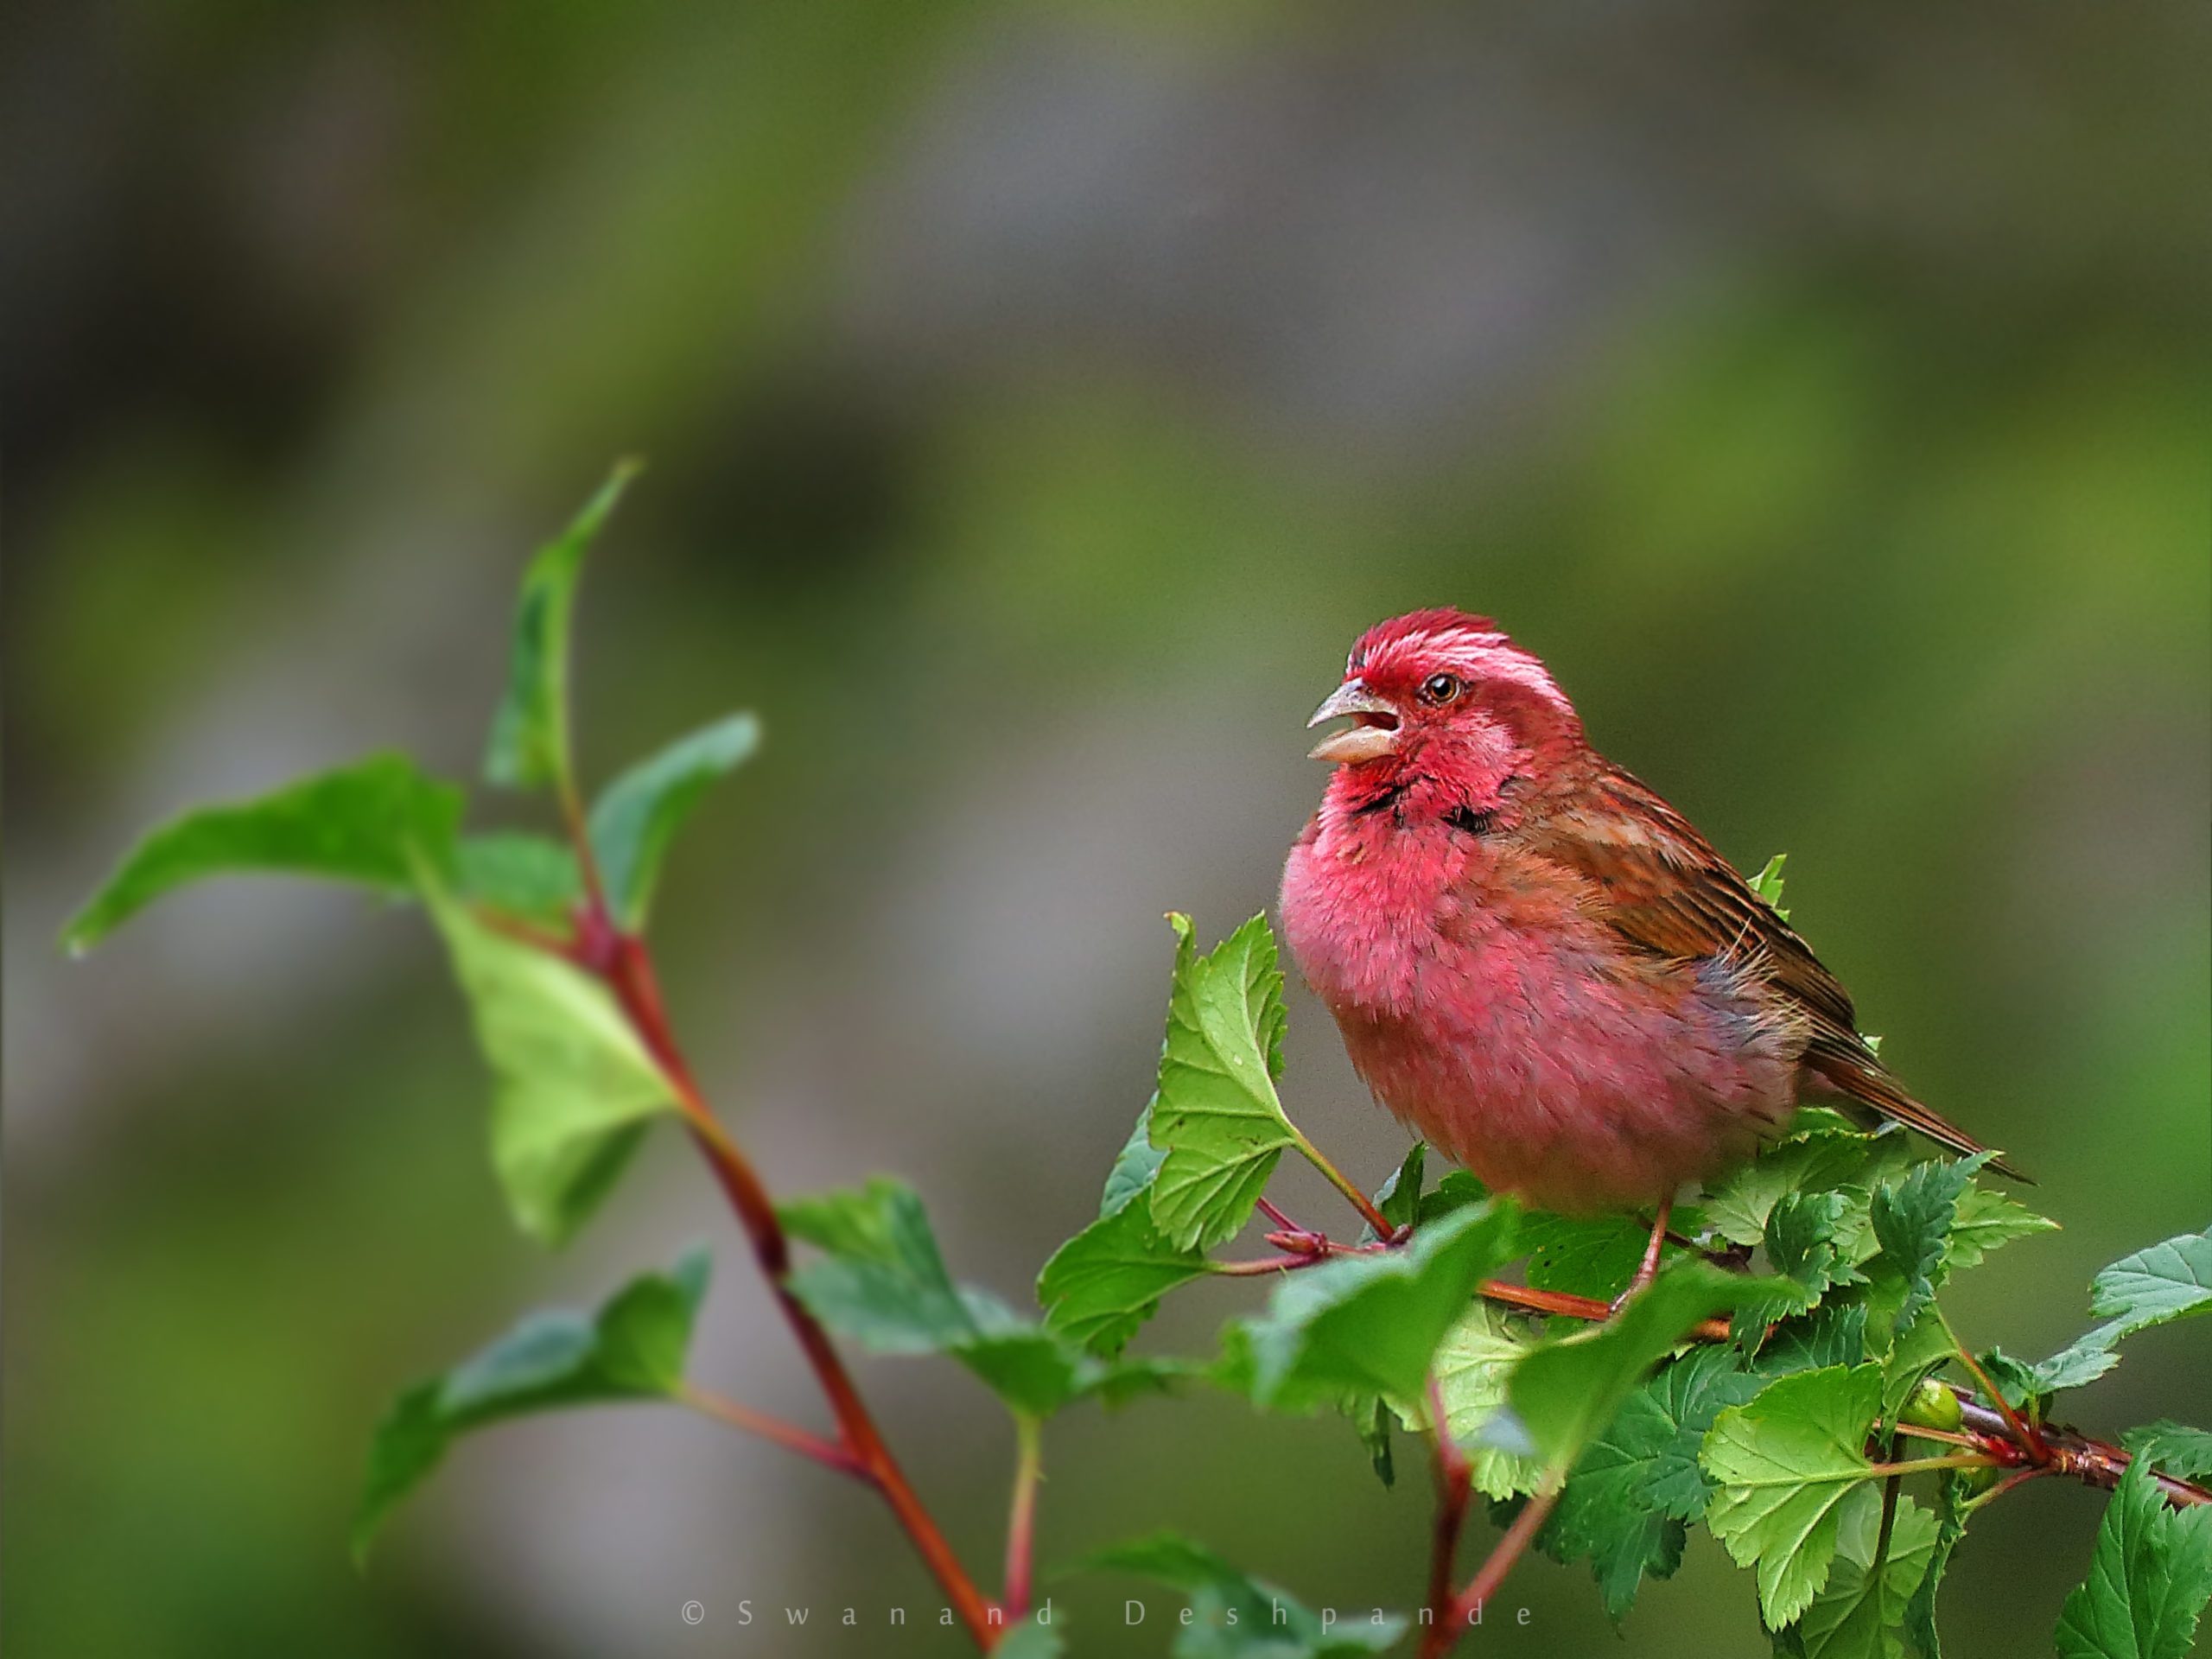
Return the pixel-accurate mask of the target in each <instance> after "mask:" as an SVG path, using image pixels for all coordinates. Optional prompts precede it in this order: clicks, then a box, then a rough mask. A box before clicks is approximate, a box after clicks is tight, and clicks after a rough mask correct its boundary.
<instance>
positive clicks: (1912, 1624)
mask: <svg viewBox="0 0 2212 1659" xmlns="http://www.w3.org/2000/svg"><path fill="white" fill-rule="evenodd" d="M1936 1494H1937V1499H1938V1501H1937V1503H1936V1545H1935V1548H1934V1549H1933V1550H1931V1551H1930V1552H1929V1558H1928V1570H1927V1571H1926V1572H1925V1573H1922V1574H1921V1576H1920V1585H1919V1587H1918V1588H1916V1590H1914V1591H1913V1592H1912V1597H1911V1599H1910V1600H1909V1601H1907V1602H1906V1603H1905V1608H1904V1633H1905V1639H1906V1640H1907V1641H1908V1642H1910V1643H1911V1644H1912V1651H1913V1652H1914V1654H1915V1655H1916V1656H1917V1659H1943V1640H1942V1637H1941V1636H1939V1635H1938V1634H1937V1633H1936V1592H1937V1591H1939V1590H1941V1589H1942V1586H1943V1574H1944V1573H1946V1572H1947V1571H1948V1570H1949V1568H1950V1565H1951V1552H1952V1551H1954V1550H1955V1549H1956V1548H1958V1547H1959V1540H1960V1539H1961V1538H1963V1537H1965V1536H1966V1532H1967V1521H1966V1509H1965V1504H1966V1500H1967V1496H1968V1493H1967V1484H1966V1477H1965V1473H1964V1471H1961V1470H1957V1469H1953V1470H1949V1471H1946V1472H1945V1473H1944V1474H1943V1475H1942V1478H1940V1479H1939V1480H1938V1481H1937V1483H1936Z"/></svg>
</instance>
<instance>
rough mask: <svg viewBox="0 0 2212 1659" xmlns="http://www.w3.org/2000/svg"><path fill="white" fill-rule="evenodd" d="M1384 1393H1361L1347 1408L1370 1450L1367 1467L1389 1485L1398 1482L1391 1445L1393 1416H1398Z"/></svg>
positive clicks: (1377, 1477) (1364, 1443)
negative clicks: (1384, 1396) (1391, 1421)
mask: <svg viewBox="0 0 2212 1659" xmlns="http://www.w3.org/2000/svg"><path fill="white" fill-rule="evenodd" d="M1344 1415H1345V1417H1346V1418H1348V1419H1349V1420H1350V1421H1351V1426H1352V1431H1353V1432H1354V1433H1357V1435H1358V1436H1359V1443H1360V1445H1362V1446H1364V1447H1366V1449H1367V1462H1368V1466H1369V1467H1370V1468H1372V1469H1373V1470H1374V1471H1375V1478H1376V1479H1377V1480H1379V1481H1381V1482H1382V1483H1383V1485H1384V1486H1385V1487H1386V1488H1387V1487H1391V1486H1395V1485H1396V1484H1398V1465H1397V1460H1396V1459H1395V1457H1394V1456H1393V1455H1392V1453H1391V1448H1390V1419H1391V1418H1392V1416H1393V1415H1395V1414H1394V1413H1393V1412H1392V1411H1391V1409H1390V1406H1389V1402H1387V1401H1386V1400H1384V1399H1383V1396H1382V1395H1379V1394H1378V1395H1371V1396H1370V1395H1361V1396H1358V1397H1357V1398H1355V1399H1353V1400H1352V1401H1351V1402H1350V1403H1349V1404H1347V1405H1346V1406H1345V1407H1344Z"/></svg>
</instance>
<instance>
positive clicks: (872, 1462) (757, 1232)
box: [569, 803, 1004, 1653]
mask: <svg viewBox="0 0 2212 1659" xmlns="http://www.w3.org/2000/svg"><path fill="white" fill-rule="evenodd" d="M569 817H570V830H571V833H572V835H573V836H575V840H576V843H577V859H578V861H579V862H580V863H581V864H582V866H583V868H584V871H585V880H586V886H587V891H588V895H589V896H588V899H587V900H586V904H585V907H584V911H583V913H582V918H581V921H582V928H581V930H580V934H581V936H580V938H579V946H580V949H581V950H582V953H583V960H584V965H585V966H587V967H588V968H590V969H592V970H593V971H594V972H597V973H598V974H600V975H601V976H602V977H603V978H604V979H605V980H606V981H607V984H608V986H609V987H610V988H612V989H613V992H614V995H615V997H616V1000H617V1001H620V1004H621V1006H622V1009H623V1012H624V1013H625V1014H626V1015H627V1016H628V1017H629V1020H630V1023H631V1025H632V1027H634V1028H635V1030H636V1031H637V1033H638V1035H639V1039H640V1040H641V1041H643V1042H644V1044H645V1047H646V1049H647V1050H648V1051H649V1052H651V1053H652V1056H653V1058H654V1059H655V1061H656V1062H658V1065H660V1068H661V1070H662V1071H663V1073H664V1075H665V1076H666V1077H667V1078H668V1080H669V1085H670V1088H671V1090H672V1091H673V1093H674V1094H675V1096H676V1101H677V1107H678V1109H680V1110H681V1111H682V1112H683V1116H684V1120H685V1123H686V1126H687V1127H688V1128H690V1132H691V1138H692V1140H693V1141H694V1142H695V1143H696V1145H697V1146H698V1147H699V1149H700V1151H701V1153H702V1154H703V1155H704V1156H705V1158H706V1160H707V1162H708V1164H709V1166H710V1167H711V1168H712V1169H713V1170H714V1172H715V1179H716V1180H717V1181H719V1182H720V1183H721V1188H722V1192H724V1194H725V1195H726V1196H727V1197H728V1199H729V1203H730V1207H731V1209H732V1210H734V1211H735V1212H736V1214H737V1218H738V1221H739V1223H740V1224H741V1225H742V1226H743V1228H744V1230H745V1234H746V1237H747V1240H748V1241H749V1242H750V1243H751V1244H752V1246H753V1258H754V1260H755V1261H756V1262H759V1264H760V1272H761V1274H762V1276H763V1277H765V1278H766V1280H767V1281H768V1285H769V1288H770V1289H771V1290H772V1292H773V1293H774V1294H775V1298H776V1305H777V1306H778V1307H779V1309H780V1310H781V1311H782V1313H783V1316H784V1320H785V1324H787V1325H789V1326H790V1327H791V1334H792V1336H793V1337H794V1338H796V1339H797V1340H798V1345H799V1350H800V1351H801V1352H802V1353H804V1355H805V1357H806V1362H807V1363H808V1365H809V1366H810V1367H811V1368H812V1369H813V1371H814V1375H815V1378H816V1380H817V1382H818V1383H820V1384H821V1387H822V1391H823V1395H826V1396H827V1398H828V1400H829V1408H830V1411H831V1412H832V1414H835V1416H836V1420H837V1426H838V1429H839V1431H840V1433H842V1436H843V1442H844V1446H845V1447H846V1449H847V1450H848V1451H849V1453H850V1454H851V1457H852V1458H853V1459H854V1461H855V1463H856V1464H857V1465H859V1466H860V1469H861V1471H862V1472H863V1477H864V1478H866V1479H867V1480H868V1482H869V1484H872V1485H874V1487H875V1488H876V1490H877V1491H880V1492H881V1493H882V1494H883V1498H884V1502H886V1503H888V1504H889V1505H890V1506H891V1510H892V1513H893V1515H894V1516H897V1517H898V1520H899V1525H900V1526H901V1527H903V1528H904V1529H906V1535H907V1536H908V1537H909V1538H910V1539H912V1541H913V1545H914V1548H915V1550H916V1552H917V1553H918V1554H920V1556H921V1558H922V1560H923V1563H924V1564H925V1566H926V1567H928V1568H929V1570H930V1573H931V1576H932V1577H934V1578H935V1579H936V1580H937V1581H938V1585H939V1586H940V1587H942V1588H943V1590H944V1593H945V1597H946V1599H947V1600H948V1601H949V1602H950V1605H952V1607H953V1608H954V1610H955V1611H957V1613H958V1615H959V1618H960V1620H961V1623H962V1624H965V1625H966V1626H967V1628H968V1632H969V1635H970V1636H971V1637H973V1638H974V1640H975V1643H976V1646H977V1647H978V1648H980V1649H982V1650H983V1651H984V1652H986V1653H988V1652H989V1651H990V1649H992V1648H993V1647H994V1646H995V1645H996V1643H997V1642H998V1640H999V1638H1000V1637H1001V1635H1003V1633H1004V1626H1003V1624H999V1623H995V1622H994V1619H993V1617H992V1615H993V1611H994V1610H993V1608H992V1606H991V1604H990V1602H989V1601H988V1599H987V1598H986V1597H985V1596H984V1595H983V1593H982V1592H981V1591H980V1590H978V1589H977V1588H976V1584H975V1581H974V1580H972V1579H970V1578H969V1576H968V1573H967V1570H966V1569H965V1568H964V1567H962V1566H961V1565H960V1559H959V1557H958V1556H957V1555H956V1554H954V1553H953V1549H952V1546H951V1544H950V1542H948V1541H946V1539H945V1536H944V1532H943V1531H942V1530H941V1529H939V1528H938V1524H937V1522H936V1520H935V1518H934V1517H933V1516H931V1514H930V1512H929V1510H928V1509H927V1508H926V1507H925V1505H924V1504H923V1503H922V1500H921V1498H920V1497H919V1495H918V1494H917V1493H916V1492H915V1491H914V1489H913V1487H912V1484H910V1483H909V1482H908V1481H907V1478H906V1471H904V1470H902V1469H901V1468H900V1467H899V1462H898V1459H895V1458H894V1457H893V1456H892V1454H891V1448H890V1447H889V1446H887V1445H886V1444H885V1442H884V1439H883V1436H882V1433H880V1431H879V1430H878V1428H877V1427H876V1425H875V1420H874V1418H873V1417H872V1416H870V1415H869V1414H868V1407H867V1405H866V1403H865V1402H863V1401H862V1400H861V1395H860V1390H859V1389H857V1388H856V1387H855V1385H854V1383H853V1379H852V1375H851V1373H850V1372H849V1371H848V1370H846V1369H845V1363H844V1361H843V1359H842V1357H839V1355H838V1353H837V1351H836V1346H835V1345H834V1344H832V1343H831V1342H830V1340H829V1332H826V1331H824V1330H823V1328H822V1326H821V1325H820V1324H819V1323H818V1322H817V1320H816V1319H815V1318H814V1316H813V1314H812V1313H809V1312H808V1311H807V1309H806V1306H805V1305H804V1303H802V1302H801V1301H800V1300H798V1297H796V1296H795V1295H793V1294H791V1287H790V1284H789V1280H790V1276H791V1241H790V1240H789V1238H788V1237H786V1236H785V1233H784V1228H783V1223H782V1222H781V1221H780V1220H779V1218H778V1217H777V1215H776V1205H775V1201H774V1199H772V1198H771V1197H770V1196H769V1193H768V1189H767V1187H766V1185H765V1184H764V1183H763V1182H762V1181H761V1179H760V1175H759V1173H757V1172H756V1171H755V1170H754V1169H753V1165H752V1163H751V1161H750V1160H747V1158H746V1156H745V1154H743V1153H742V1152H741V1151H740V1150H739V1148H738V1146H737V1143H736V1142H735V1141H733V1140H731V1139H730V1137H729V1135H728V1131H727V1130H725V1129H724V1128H722V1126H721V1123H720V1122H719V1121H718V1120H717V1119H716V1118H715V1115H714V1113H713V1111H712V1110H711V1109H709V1107H708V1105H707V1102H706V1097H705V1096H703V1095H702V1093H701V1092H700V1090H699V1085H698V1083H697V1081H696V1079H695V1078H694V1077H692V1075H691V1070H690V1065H687V1064H686V1063H685V1061H684V1058H683V1053H682V1052H681V1051H680V1050H679V1049H678V1048H677V1044H676V1037H675V1033H674V1031H673V1029H672V1028H671V1026H670V1024H669V1020H668V1014H667V1010H666V1008H665V1007H664V1004H663V1002H662V1001H661V995H660V987H659V983H658V980H657V978H656V976H654V973H653V967H652V957H651V955H650V954H649V953H648V952H647V950H646V949H645V944H644V942H643V941H642V940H639V939H638V938H633V937H632V936H630V935H628V934H626V933H623V932H621V931H620V930H619V929H617V928H616V927H615V926H614V924H613V919H612V918H611V917H610V916H609V915H608V914H607V909H606V901H605V898H604V895H603V893H602V891H601V887H600V886H599V879H598V873H597V871H596V869H595V868H594V867H593V865H592V863H591V861H590V857H589V848H588V842H587V840H586V838H585V836H584V835H583V833H582V819H581V815H580V814H578V813H576V812H575V810H574V808H573V803H571V804H570V810H569Z"/></svg>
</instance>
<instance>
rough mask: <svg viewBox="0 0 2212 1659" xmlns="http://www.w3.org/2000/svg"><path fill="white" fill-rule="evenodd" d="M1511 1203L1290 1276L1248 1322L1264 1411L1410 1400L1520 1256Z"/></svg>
mask: <svg viewBox="0 0 2212 1659" xmlns="http://www.w3.org/2000/svg"><path fill="white" fill-rule="evenodd" d="M1518 1218H1519V1211H1518V1209H1517V1206H1516V1205H1514V1204H1513V1202H1512V1201H1511V1200H1510V1199H1506V1198H1497V1199H1493V1200H1491V1202H1490V1203H1489V1204H1488V1205H1481V1206H1477V1207H1474V1208H1471V1209H1466V1210H1462V1211H1459V1212H1458V1213H1457V1214H1455V1215H1452V1216H1449V1217H1446V1218H1445V1219H1443V1220H1442V1221H1438V1222H1433V1223H1431V1224H1429V1225H1428V1226H1426V1227H1424V1228H1422V1229H1421V1230H1419V1231H1418V1232H1416V1233H1415V1234H1414V1236H1413V1238H1412V1240H1411V1242H1409V1243H1407V1244H1405V1245H1403V1246H1402V1247H1400V1248H1398V1249H1390V1250H1378V1251H1375V1252H1372V1253H1370V1254H1367V1255H1344V1256H1339V1257H1338V1258H1337V1259H1336V1260H1334V1261H1332V1262H1325V1263H1324V1264H1323V1265H1322V1266H1320V1267H1318V1268H1307V1269H1306V1270H1305V1271H1303V1272H1300V1273H1294V1274H1287V1275H1285V1277H1284V1278H1283V1281H1282V1282H1281V1284H1280V1285H1279V1286H1277V1287H1276V1289H1275V1292H1274V1296H1273V1297H1272V1298H1270V1300H1269V1301H1268V1312H1267V1314H1266V1316H1265V1317H1264V1318H1262V1319H1255V1320H1253V1321H1250V1322H1249V1332H1250V1336H1251V1344H1252V1355H1253V1359H1254V1362H1255V1363H1254V1376H1253V1390H1252V1392H1253V1398H1254V1399H1255V1401H1256V1402H1258V1403H1259V1404H1261V1405H1262V1406H1273V1405H1277V1404H1281V1403H1286V1402H1302V1401H1305V1400H1308V1399H1311V1398H1313V1397H1316V1396H1318V1395H1323V1394H1325V1393H1326V1392H1328V1391H1330V1390H1354V1391H1358V1392H1362V1393H1376V1394H1383V1395H1389V1396H1390V1397H1392V1398H1393V1399H1398V1400H1410V1399H1414V1398H1415V1397H1417V1396H1418V1395H1420V1394H1421V1391H1422V1389H1423V1387H1424V1385H1425V1383H1426V1381H1427V1376H1428V1368H1429V1362H1430V1361H1431V1360H1432V1359H1433V1358H1434V1357H1435V1356H1436V1351H1437V1345H1438V1344H1439V1343H1440V1342H1441V1341H1442V1340H1443V1338H1444V1334H1445V1332H1446V1331H1448V1330H1450V1329H1451V1328H1452V1324H1453V1322H1454V1321H1456V1320H1457V1319H1459V1316H1460V1314H1461V1313H1463V1312H1465V1309H1466V1307H1467V1305H1468V1303H1469V1301H1470V1300H1471V1298H1472V1297H1473V1296H1474V1294H1475V1290H1476V1287H1478V1285H1480V1284H1481V1283H1482V1281H1483V1280H1484V1278H1485V1277H1487V1276H1488V1275H1489V1274H1491V1273H1492V1272H1494V1271H1496V1269H1497V1268H1500V1267H1502V1266H1503V1265H1504V1263H1506V1262H1509V1261H1510V1260H1512V1258H1513V1255H1514V1245H1513V1240H1514V1230H1515V1227H1516V1223H1517V1221H1518Z"/></svg>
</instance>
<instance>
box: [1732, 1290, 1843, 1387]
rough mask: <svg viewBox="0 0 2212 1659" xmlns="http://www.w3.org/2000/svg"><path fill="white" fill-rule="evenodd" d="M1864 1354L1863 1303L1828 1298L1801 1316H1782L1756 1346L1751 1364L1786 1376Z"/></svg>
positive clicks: (1775, 1374)
mask: <svg viewBox="0 0 2212 1659" xmlns="http://www.w3.org/2000/svg"><path fill="white" fill-rule="evenodd" d="M1864 1358H1866V1305H1865V1304H1864V1303H1863V1302H1829V1303H1827V1304H1825V1305H1824V1306H1821V1307H1820V1308H1819V1309H1817V1310H1815V1312H1814V1313H1810V1314H1808V1315H1807V1316H1806V1317H1804V1318H1803V1319H1785V1320H1784V1321H1783V1324H1782V1325H1781V1326H1780V1328H1779V1329H1777V1331H1776V1332H1774V1333H1773V1334H1772V1335H1771V1336H1770V1337H1769V1338H1767V1339H1766V1342H1765V1344H1764V1345H1763V1346H1762V1347H1761V1348H1760V1349H1759V1351H1758V1357H1757V1358H1756V1359H1755V1360H1754V1361H1753V1362H1752V1368H1753V1369H1754V1370H1758V1371H1759V1372H1760V1373H1761V1374H1763V1375H1764V1376H1787V1375H1789V1373H1790V1372H1792V1371H1815V1370H1821V1369H1823V1368H1824V1367H1827V1366H1830V1365H1856V1364H1857V1363H1859V1361H1860V1360H1862V1359H1864Z"/></svg>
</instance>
